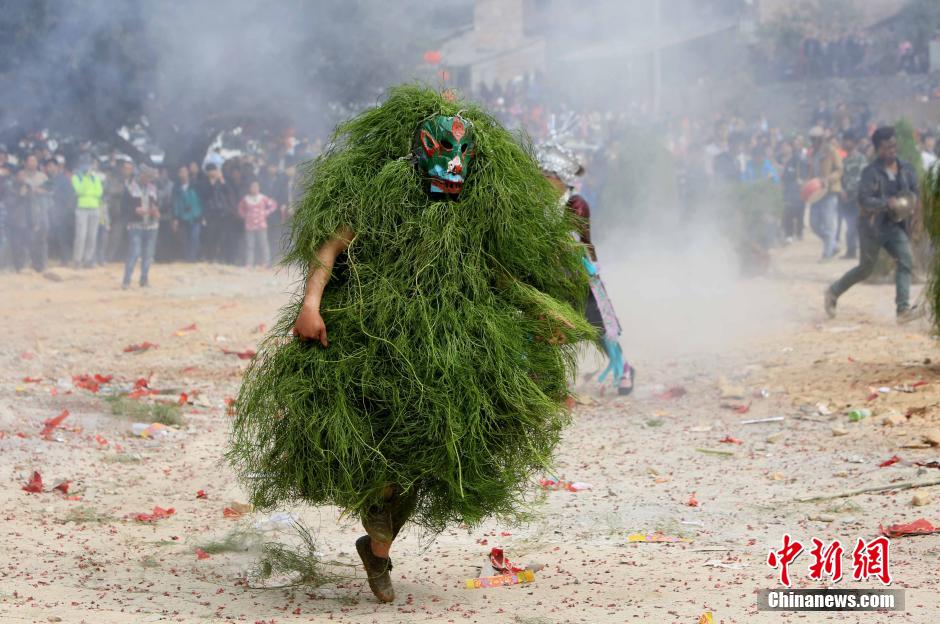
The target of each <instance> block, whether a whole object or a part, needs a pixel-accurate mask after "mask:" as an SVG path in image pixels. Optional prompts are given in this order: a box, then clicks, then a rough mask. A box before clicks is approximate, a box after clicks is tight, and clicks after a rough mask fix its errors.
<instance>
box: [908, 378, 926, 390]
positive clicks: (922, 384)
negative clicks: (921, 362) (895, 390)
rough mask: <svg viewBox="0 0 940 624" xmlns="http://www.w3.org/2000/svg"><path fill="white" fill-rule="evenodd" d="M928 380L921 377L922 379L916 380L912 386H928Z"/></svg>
mask: <svg viewBox="0 0 940 624" xmlns="http://www.w3.org/2000/svg"><path fill="white" fill-rule="evenodd" d="M926 385H927V382H926V381H924V380H923V379H921V380H920V381H917V382H914V383H913V384H911V388H920V387H921V386H926Z"/></svg>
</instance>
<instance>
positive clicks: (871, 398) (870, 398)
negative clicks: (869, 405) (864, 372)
mask: <svg viewBox="0 0 940 624" xmlns="http://www.w3.org/2000/svg"><path fill="white" fill-rule="evenodd" d="M878 396H879V395H878V393H877V392H872V393H871V394H869V395H868V396H867V397H866V398H865V400H866V401H874V400H875V399H877V398H878Z"/></svg>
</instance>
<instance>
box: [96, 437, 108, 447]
mask: <svg viewBox="0 0 940 624" xmlns="http://www.w3.org/2000/svg"><path fill="white" fill-rule="evenodd" d="M95 442H97V443H98V444H100V445H101V446H107V445H108V441H107V440H105V439H104V438H102V437H101V434H95Z"/></svg>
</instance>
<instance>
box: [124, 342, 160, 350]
mask: <svg viewBox="0 0 940 624" xmlns="http://www.w3.org/2000/svg"><path fill="white" fill-rule="evenodd" d="M159 347H160V345H158V344H154V343H152V342H149V341H147V340H145V341H143V342H142V343H140V344H131V345H127V346H126V347H124V353H142V352H144V351H149V350H150V349H157V348H159Z"/></svg>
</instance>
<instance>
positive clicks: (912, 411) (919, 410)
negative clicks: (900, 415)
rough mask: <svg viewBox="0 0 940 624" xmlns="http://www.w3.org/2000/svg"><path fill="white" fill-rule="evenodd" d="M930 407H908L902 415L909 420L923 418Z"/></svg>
mask: <svg viewBox="0 0 940 624" xmlns="http://www.w3.org/2000/svg"><path fill="white" fill-rule="evenodd" d="M928 407H932V406H927V405H922V406H921V407H909V408H907V411H906V412H904V415H905V416H907V417H908V418H910V417H911V416H924V415H926V414H927V408H928Z"/></svg>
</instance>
